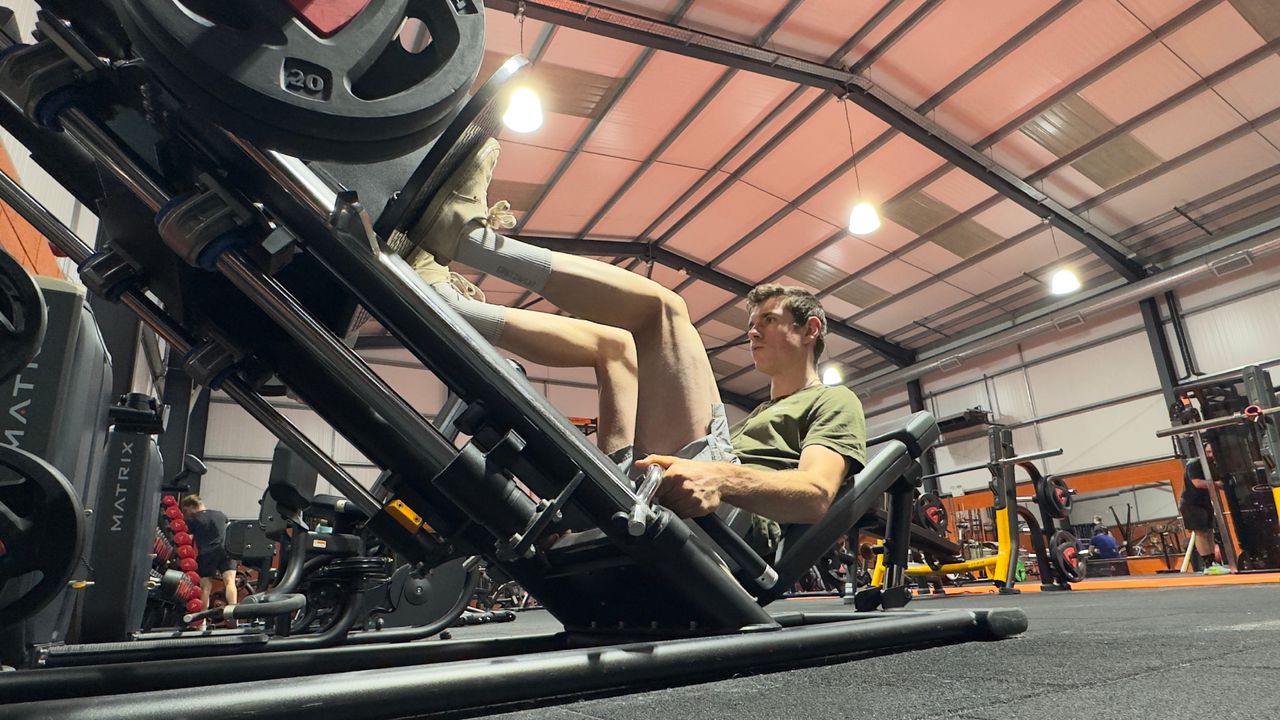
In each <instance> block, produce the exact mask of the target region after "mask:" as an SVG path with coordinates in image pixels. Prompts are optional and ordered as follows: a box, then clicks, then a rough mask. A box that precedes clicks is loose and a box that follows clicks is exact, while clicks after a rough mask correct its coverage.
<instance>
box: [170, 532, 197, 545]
mask: <svg viewBox="0 0 1280 720" xmlns="http://www.w3.org/2000/svg"><path fill="white" fill-rule="evenodd" d="M192 540H193V538H192V537H191V533H186V532H176V533H174V534H173V544H174V545H190V544H192Z"/></svg>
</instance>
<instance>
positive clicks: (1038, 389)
mask: <svg viewBox="0 0 1280 720" xmlns="http://www.w3.org/2000/svg"><path fill="white" fill-rule="evenodd" d="M1278 272H1280V259H1276V258H1270V257H1268V258H1264V259H1263V260H1262V261H1261V262H1259V263H1258V264H1256V265H1254V266H1253V267H1250V268H1248V269H1246V270H1243V271H1240V272H1237V273H1234V274H1231V275H1227V276H1224V277H1212V276H1210V277H1209V278H1206V279H1202V280H1200V281H1198V282H1195V283H1193V284H1190V285H1187V286H1186V287H1184V288H1181V289H1180V290H1179V291H1178V292H1177V296H1178V298H1179V301H1180V303H1181V305H1182V309H1183V313H1184V315H1185V318H1186V325H1187V330H1188V344H1189V345H1190V347H1191V348H1192V350H1193V352H1194V355H1195V358H1196V360H1197V362H1198V366H1199V367H1198V369H1199V370H1200V371H1201V372H1202V373H1205V374H1211V373H1217V372H1221V371H1224V370H1230V369H1234V368H1238V367H1241V366H1243V365H1250V364H1261V365H1264V366H1266V367H1274V366H1275V365H1277V364H1280V341H1278V340H1277V338H1280V282H1277V281H1276V280H1275V278H1276V277H1278V276H1280V275H1278ZM1166 331H1167V335H1168V337H1169V342H1170V344H1171V345H1172V347H1173V351H1174V354H1175V361H1176V362H1177V364H1178V370H1179V372H1180V373H1182V374H1183V375H1184V376H1185V374H1186V368H1185V367H1183V363H1182V362H1181V360H1180V358H1178V357H1177V355H1178V346H1177V343H1176V340H1175V338H1174V336H1173V332H1172V330H1171V329H1170V328H1168V326H1167V323H1166ZM1272 377H1273V378H1274V377H1276V375H1275V372H1274V371H1272ZM921 384H922V386H923V388H924V391H925V395H926V398H927V403H928V407H929V409H930V410H932V411H933V412H934V413H936V414H937V415H938V416H939V417H946V416H948V415H953V414H956V413H959V412H961V411H963V410H965V409H968V408H981V409H983V410H988V411H990V412H992V413H993V414H994V415H995V417H996V418H997V419H998V420H999V421H1001V422H1004V423H1006V424H1009V425H1012V426H1013V427H1014V428H1015V430H1014V442H1015V446H1016V448H1017V450H1018V451H1019V452H1033V451H1035V450H1041V449H1048V448H1057V447H1061V448H1063V449H1064V451H1065V452H1064V454H1063V455H1062V456H1060V457H1054V458H1048V459H1046V460H1042V461H1040V463H1039V464H1040V466H1041V468H1042V469H1043V470H1044V471H1045V472H1053V473H1065V472H1074V471H1081V470H1089V469H1095V468H1102V467H1109V466H1114V465H1119V464H1124V463H1130V462H1138V461H1143V460H1152V459H1158V458H1164V457H1170V456H1171V455H1172V446H1171V444H1170V442H1169V441H1167V440H1159V439H1157V438H1156V437H1155V432H1156V430H1158V429H1160V428H1163V427H1168V425H1169V418H1168V413H1167V411H1166V408H1165V407H1164V400H1163V397H1162V396H1161V393H1160V384H1159V379H1158V378H1157V376H1156V372H1155V363H1154V360H1153V359H1152V355H1151V349H1150V345H1149V343H1148V340H1147V337H1146V333H1145V331H1144V330H1143V326H1142V317H1141V315H1140V314H1139V312H1138V309H1137V308H1136V307H1134V308H1133V309H1132V310H1130V311H1126V312H1117V313H1111V314H1109V315H1105V316H1099V317H1089V318H1086V319H1085V323H1084V324H1083V325H1080V326H1077V327H1075V328H1071V329H1069V330H1065V331H1060V332H1056V333H1050V334H1047V335H1043V336H1040V337H1038V338H1034V339H1032V340H1031V341H1030V342H1027V343H1025V344H1023V345H1019V346H1015V347H1011V348H1006V349H1004V350H1002V351H1000V352H997V353H991V354H989V355H988V356H986V357H983V358H982V359H981V360H980V361H979V362H975V363H969V364H966V365H965V366H964V367H961V368H958V369H956V370H953V371H950V372H946V373H934V374H932V375H929V376H926V377H925V378H923V379H922V380H921ZM882 395H883V397H874V398H871V399H869V401H868V402H867V407H868V423H869V425H870V426H871V428H872V429H873V430H874V429H875V428H876V427H879V426H883V425H884V424H885V423H887V422H889V421H891V420H892V419H893V418H895V417H898V416H901V415H902V414H904V413H906V412H907V408H906V398H905V394H903V393H883V394H882ZM987 455H988V451H987V447H986V439H985V438H984V437H972V438H969V439H963V440H959V441H953V442H948V443H946V444H944V445H943V446H942V447H940V448H938V451H937V458H938V467H939V469H940V470H946V469H950V468H955V467H959V466H961V465H966V464H970V463H974V462H985V461H986V460H987ZM987 480H988V478H987V475H986V472H985V471H976V472H969V473H963V474H958V475H953V476H950V477H946V478H943V479H942V483H941V485H942V489H943V491H944V492H964V491H967V490H973V489H978V488H981V487H984V486H985V485H986V483H987ZM1148 495H1150V497H1145V499H1144V500H1143V512H1144V515H1145V514H1146V513H1148V512H1154V511H1156V510H1159V511H1160V512H1165V513H1166V514H1172V513H1174V512H1176V503H1174V502H1173V501H1172V500H1170V499H1169V493H1163V494H1161V493H1159V492H1158V491H1153V492H1152V493H1149V494H1148ZM1122 504H1123V503H1122ZM1086 509H1087V508H1086ZM1104 509H1105V508H1104ZM1153 517H1163V515H1155V516H1153ZM1107 519H1110V518H1107Z"/></svg>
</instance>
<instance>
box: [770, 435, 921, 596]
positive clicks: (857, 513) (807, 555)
mask: <svg viewBox="0 0 1280 720" xmlns="http://www.w3.org/2000/svg"><path fill="white" fill-rule="evenodd" d="M919 414H923V415H928V413H919ZM913 417H914V416H913ZM935 427H936V425H935ZM926 447H927V446H926ZM914 464H915V460H914V459H913V458H912V455H911V452H910V451H909V450H908V448H907V445H906V443H903V442H901V441H899V440H888V441H886V442H885V443H884V448H883V449H882V450H881V451H880V452H879V453H878V454H876V456H875V457H873V458H871V459H870V460H869V461H867V466H866V467H865V468H863V470H862V472H860V473H858V474H857V475H855V476H854V478H853V482H848V483H845V485H844V487H843V488H841V490H840V493H839V494H838V495H836V499H835V501H834V502H832V503H831V508H830V509H829V510H827V515H826V517H824V518H823V519H822V521H821V522H818V523H816V524H814V525H811V526H810V527H809V528H808V529H807V530H804V531H803V532H800V533H799V534H798V536H795V539H794V540H793V539H792V537H790V536H789V537H788V538H787V543H786V545H785V546H784V547H783V553H782V558H781V559H779V560H778V562H777V563H776V564H775V565H774V569H775V570H777V571H778V582H777V583H776V584H775V585H774V588H775V589H776V590H778V591H779V592H782V591H785V590H786V589H788V588H790V587H791V586H792V585H793V584H794V583H795V581H796V578H798V577H800V575H801V574H802V573H804V572H805V571H806V570H808V568H809V566H811V565H813V563H814V562H816V561H817V559H818V558H819V557H820V556H821V555H822V554H823V553H825V552H826V551H827V550H828V549H830V548H831V546H832V545H834V544H835V542H836V541H837V540H839V539H840V536H841V535H843V534H845V533H847V532H849V530H850V528H852V527H853V526H854V524H855V523H857V522H858V521H859V520H861V519H862V516H863V515H866V514H867V512H869V511H870V510H872V509H873V508H874V507H876V506H877V504H878V503H880V502H881V499H882V497H883V496H884V493H885V492H887V491H888V490H889V488H890V487H891V486H892V485H893V484H894V483H895V482H897V481H898V480H899V479H900V478H902V476H903V475H905V474H906V473H907V471H908V470H910V469H911V467H912V466H913V465H914ZM791 535H793V536H794V535H796V534H795V533H794V532H793V533H792V534H791Z"/></svg>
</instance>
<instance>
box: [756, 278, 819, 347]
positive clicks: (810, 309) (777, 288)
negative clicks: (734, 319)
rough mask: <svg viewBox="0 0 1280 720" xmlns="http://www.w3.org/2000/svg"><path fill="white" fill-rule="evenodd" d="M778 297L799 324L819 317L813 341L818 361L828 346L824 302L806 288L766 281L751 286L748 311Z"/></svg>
mask: <svg viewBox="0 0 1280 720" xmlns="http://www.w3.org/2000/svg"><path fill="white" fill-rule="evenodd" d="M776 297H780V298H782V307H784V308H786V309H787V310H790V311H791V317H792V318H794V319H795V321H796V324H797V325H804V324H805V323H806V322H807V321H808V320H809V318H811V317H816V318H818V337H817V339H816V340H815V341H814V343H813V360H814V362H817V361H818V358H820V357H822V351H823V349H825V348H826V346H827V343H826V341H825V340H823V337H824V336H826V334H827V313H826V311H825V310H823V309H822V303H820V302H818V298H817V296H815V295H814V294H813V293H811V292H809V291H808V290H805V289H804V288H800V287H792V286H788V285H779V284H777V283H765V284H763V285H757V286H755V287H753V288H751V292H749V293H747V312H751V311H752V310H754V309H756V308H757V307H759V306H761V305H763V304H764V303H765V301H766V300H771V299H773V298H776Z"/></svg>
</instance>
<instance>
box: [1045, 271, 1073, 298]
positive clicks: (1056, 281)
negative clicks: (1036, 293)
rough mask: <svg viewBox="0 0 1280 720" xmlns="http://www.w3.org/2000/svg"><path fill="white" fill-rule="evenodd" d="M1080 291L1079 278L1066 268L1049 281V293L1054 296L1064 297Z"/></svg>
mask: <svg viewBox="0 0 1280 720" xmlns="http://www.w3.org/2000/svg"><path fill="white" fill-rule="evenodd" d="M1079 289H1080V278H1078V277H1076V274H1075V273H1073V272H1071V271H1070V270H1068V269H1066V268H1062V269H1061V270H1059V271H1057V272H1055V273H1054V274H1053V278H1052V279H1051V280H1050V281H1049V292H1051V293H1053V294H1054V295H1066V294H1068V293H1073V292H1075V291H1077V290H1079Z"/></svg>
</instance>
